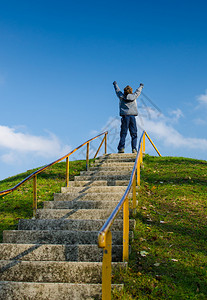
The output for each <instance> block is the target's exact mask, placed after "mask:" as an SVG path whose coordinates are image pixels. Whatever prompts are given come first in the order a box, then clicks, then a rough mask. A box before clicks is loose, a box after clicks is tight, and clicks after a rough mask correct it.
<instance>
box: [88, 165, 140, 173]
mask: <svg viewBox="0 0 207 300" xmlns="http://www.w3.org/2000/svg"><path fill="white" fill-rule="evenodd" d="M133 166H134V164H133ZM133 166H129V165H128V164H126V165H125V166H123V165H122V166H118V165H116V166H113V165H111V166H108V165H107V166H103V165H99V166H94V167H90V168H89V170H88V171H91V172H100V171H106V172H109V171H110V172H111V171H117V172H120V171H128V172H132V169H133ZM86 172H87V171H86Z"/></svg>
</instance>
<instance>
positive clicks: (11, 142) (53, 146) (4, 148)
mask: <svg viewBox="0 0 207 300" xmlns="http://www.w3.org/2000/svg"><path fill="white" fill-rule="evenodd" d="M0 150H1V153H2V154H1V157H0V158H1V160H2V161H4V162H7V163H12V162H14V161H15V160H16V159H17V160H19V159H20V157H21V159H23V157H24V155H26V154H31V155H32V156H33V157H34V156H35V157H43V158H52V157H55V156H57V158H58V157H59V156H61V155H64V154H67V153H68V152H69V151H70V150H71V149H70V147H69V146H68V145H66V146H62V145H61V142H60V141H59V139H58V138H57V137H56V136H55V135H54V134H52V133H50V134H49V136H47V137H44V136H35V135H31V134H28V133H22V132H20V131H17V130H16V129H15V128H11V127H7V126H0Z"/></svg>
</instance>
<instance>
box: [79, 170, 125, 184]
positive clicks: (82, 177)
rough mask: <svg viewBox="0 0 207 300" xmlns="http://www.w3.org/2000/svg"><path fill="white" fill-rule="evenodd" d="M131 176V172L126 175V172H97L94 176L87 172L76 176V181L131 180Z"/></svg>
mask: <svg viewBox="0 0 207 300" xmlns="http://www.w3.org/2000/svg"><path fill="white" fill-rule="evenodd" d="M130 177H131V174H127V175H125V174H116V175H114V174H108V175H106V174H97V173H95V174H94V175H93V176H92V175H89V174H87V172H86V175H79V176H74V180H75V181H76V180H78V181H82V180H84V181H87V180H109V181H111V180H113V181H115V180H127V181H128V182H129V180H130Z"/></svg>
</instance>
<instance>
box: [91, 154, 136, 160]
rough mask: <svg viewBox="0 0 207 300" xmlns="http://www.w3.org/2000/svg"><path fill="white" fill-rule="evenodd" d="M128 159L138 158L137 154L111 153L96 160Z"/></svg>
mask: <svg viewBox="0 0 207 300" xmlns="http://www.w3.org/2000/svg"><path fill="white" fill-rule="evenodd" d="M123 158H124V159H127V158H132V159H135V158H136V154H135V153H109V154H104V155H102V156H99V157H98V158H97V159H96V160H99V159H118V160H120V159H123Z"/></svg>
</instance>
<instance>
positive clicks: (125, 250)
mask: <svg viewBox="0 0 207 300" xmlns="http://www.w3.org/2000/svg"><path fill="white" fill-rule="evenodd" d="M128 259H129V198H128V197H126V200H125V202H124V207H123V261H124V262H127V261H128Z"/></svg>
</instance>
